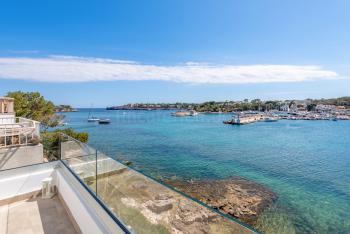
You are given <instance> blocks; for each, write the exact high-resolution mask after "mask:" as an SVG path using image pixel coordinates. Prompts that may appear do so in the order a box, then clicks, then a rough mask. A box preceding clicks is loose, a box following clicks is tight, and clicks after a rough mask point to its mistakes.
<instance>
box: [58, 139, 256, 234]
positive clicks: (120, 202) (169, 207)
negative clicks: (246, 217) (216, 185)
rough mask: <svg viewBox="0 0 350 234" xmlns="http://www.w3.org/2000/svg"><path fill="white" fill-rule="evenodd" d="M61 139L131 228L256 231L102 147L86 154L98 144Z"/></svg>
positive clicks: (69, 161) (72, 162)
mask: <svg viewBox="0 0 350 234" xmlns="http://www.w3.org/2000/svg"><path fill="white" fill-rule="evenodd" d="M61 144H62V147H61V155H62V156H63V158H65V159H63V162H64V163H66V165H68V166H69V167H70V168H71V169H72V170H73V172H74V173H76V174H77V175H78V176H79V178H80V179H81V180H82V181H83V182H84V183H85V184H86V185H87V186H88V187H89V188H90V189H91V190H92V191H94V193H95V194H96V195H97V197H98V199H99V200H100V201H102V202H103V203H104V205H105V206H106V207H107V208H108V209H109V210H110V211H111V212H112V213H113V214H114V215H115V217H117V219H118V220H121V222H122V223H124V224H125V225H126V227H127V228H128V229H130V230H131V231H132V232H135V233H252V232H255V231H254V230H252V229H250V228H248V227H246V226H244V225H242V224H241V223H239V222H236V221H235V220H233V219H231V218H227V217H226V216H223V215H222V214H221V213H219V212H217V211H214V210H212V209H210V208H208V207H207V206H205V205H204V204H201V203H200V202H198V201H196V200H194V199H192V198H189V197H188V196H186V195H184V194H182V193H179V192H177V191H175V190H174V189H172V188H170V187H169V186H166V185H163V184H161V183H160V182H158V181H155V180H154V179H152V178H149V177H147V176H145V175H144V174H141V173H140V172H137V171H135V170H133V169H131V168H129V167H127V166H125V165H123V164H122V163H120V162H118V161H116V160H115V159H112V158H110V157H108V156H106V155H104V154H103V153H101V152H98V151H95V154H86V153H91V152H93V151H94V150H93V149H92V148H91V147H89V146H87V145H85V144H83V143H81V142H76V141H75V140H72V139H69V138H66V140H64V141H61ZM80 153H81V154H83V153H85V155H79V154H80ZM94 170H95V171H94Z"/></svg>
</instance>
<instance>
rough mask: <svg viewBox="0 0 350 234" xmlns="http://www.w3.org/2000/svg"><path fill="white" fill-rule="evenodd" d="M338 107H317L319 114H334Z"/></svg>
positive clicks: (321, 105)
mask: <svg viewBox="0 0 350 234" xmlns="http://www.w3.org/2000/svg"><path fill="white" fill-rule="evenodd" d="M336 109H337V107H336V106H335V105H323V104H319V105H317V106H316V111H317V112H332V111H335V110H336Z"/></svg>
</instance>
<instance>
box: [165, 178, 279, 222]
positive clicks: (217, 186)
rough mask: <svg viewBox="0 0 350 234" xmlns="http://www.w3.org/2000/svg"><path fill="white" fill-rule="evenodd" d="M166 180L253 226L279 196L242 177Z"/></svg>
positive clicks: (180, 189)
mask: <svg viewBox="0 0 350 234" xmlns="http://www.w3.org/2000/svg"><path fill="white" fill-rule="evenodd" d="M165 183H167V184H169V185H171V186H173V187H175V188H176V189H178V190H179V191H181V192H183V193H185V194H188V195H189V196H191V197H193V198H195V199H197V200H199V201H201V202H203V203H205V204H207V205H208V206H210V207H212V208H214V209H217V210H219V211H221V212H223V213H225V214H227V215H230V216H232V217H234V218H237V219H239V220H241V221H243V222H245V223H248V224H250V225H253V226H254V224H255V223H256V220H257V218H258V216H259V215H260V214H261V213H262V212H263V211H264V210H265V209H266V208H268V207H270V206H271V205H272V204H273V203H274V202H275V201H276V200H277V195H276V194H275V193H274V192H272V191H271V190H270V189H268V188H266V187H265V186H263V185H261V184H258V183H255V182H253V181H249V180H246V179H243V178H239V177H232V178H229V179H224V180H198V181H182V180H168V181H165Z"/></svg>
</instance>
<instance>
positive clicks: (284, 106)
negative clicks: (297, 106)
mask: <svg viewBox="0 0 350 234" xmlns="http://www.w3.org/2000/svg"><path fill="white" fill-rule="evenodd" d="M280 110H281V111H285V112H289V105H288V104H284V105H282V106H281V107H280Z"/></svg>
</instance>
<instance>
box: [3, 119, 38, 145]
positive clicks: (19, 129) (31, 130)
mask: <svg viewBox="0 0 350 234" xmlns="http://www.w3.org/2000/svg"><path fill="white" fill-rule="evenodd" d="M39 139H40V122H38V121H34V120H30V119H26V118H22V117H3V118H0V148H4V147H11V146H19V145H28V144H35V143H38V141H39Z"/></svg>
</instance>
